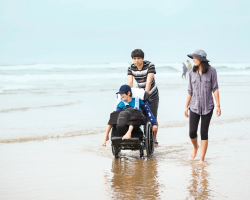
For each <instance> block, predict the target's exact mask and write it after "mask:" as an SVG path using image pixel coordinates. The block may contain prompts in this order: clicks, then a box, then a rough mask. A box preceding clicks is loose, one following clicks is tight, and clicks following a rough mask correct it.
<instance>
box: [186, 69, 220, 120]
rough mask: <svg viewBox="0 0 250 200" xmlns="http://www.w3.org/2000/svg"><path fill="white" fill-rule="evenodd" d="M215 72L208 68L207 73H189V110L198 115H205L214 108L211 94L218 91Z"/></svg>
mask: <svg viewBox="0 0 250 200" xmlns="http://www.w3.org/2000/svg"><path fill="white" fill-rule="evenodd" d="M218 88H219V87H218V81H217V72H216V70H215V69H214V68H213V67H211V66H209V68H208V71H207V73H205V74H201V75H200V74H199V72H198V70H197V71H196V72H193V70H191V71H190V73H189V84H188V93H189V94H190V95H191V96H192V98H191V100H190V103H189V109H190V110H191V111H192V112H194V113H197V114H198V115H206V114H208V113H209V112H210V111H211V110H212V109H213V108H214V100H213V96H212V92H213V93H214V92H215V90H216V89H218Z"/></svg>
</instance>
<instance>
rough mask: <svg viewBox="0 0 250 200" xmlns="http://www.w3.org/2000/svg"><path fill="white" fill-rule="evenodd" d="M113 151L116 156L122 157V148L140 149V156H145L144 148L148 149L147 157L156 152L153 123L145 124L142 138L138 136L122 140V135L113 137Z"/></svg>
mask: <svg viewBox="0 0 250 200" xmlns="http://www.w3.org/2000/svg"><path fill="white" fill-rule="evenodd" d="M111 147H112V153H113V155H114V157H115V158H119V157H120V153H121V150H134V151H135V150H139V151H140V158H142V157H144V149H146V152H147V157H149V156H151V155H152V154H153V153H154V138H153V131H152V125H151V123H150V122H147V123H146V125H144V131H143V138H142V140H141V139H140V138H138V137H132V138H131V139H129V140H122V137H116V136H114V137H111Z"/></svg>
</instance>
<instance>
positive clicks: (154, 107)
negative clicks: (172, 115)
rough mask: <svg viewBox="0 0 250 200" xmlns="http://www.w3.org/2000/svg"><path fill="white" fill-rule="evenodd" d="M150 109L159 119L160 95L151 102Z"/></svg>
mask: <svg viewBox="0 0 250 200" xmlns="http://www.w3.org/2000/svg"><path fill="white" fill-rule="evenodd" d="M149 107H150V110H151V112H152V113H153V115H154V117H155V119H156V120H157V115H158V107H159V97H157V98H156V99H154V100H153V101H152V102H151V103H150V104H149Z"/></svg>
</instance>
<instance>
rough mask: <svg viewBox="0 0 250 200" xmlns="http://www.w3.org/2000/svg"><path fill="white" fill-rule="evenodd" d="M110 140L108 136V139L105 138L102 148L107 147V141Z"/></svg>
mask: <svg viewBox="0 0 250 200" xmlns="http://www.w3.org/2000/svg"><path fill="white" fill-rule="evenodd" d="M108 140H109V136H107V137H106V138H104V140H103V142H102V146H104V147H106V141H108Z"/></svg>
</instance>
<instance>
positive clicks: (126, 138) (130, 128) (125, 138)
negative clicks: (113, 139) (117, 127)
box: [122, 125, 134, 140]
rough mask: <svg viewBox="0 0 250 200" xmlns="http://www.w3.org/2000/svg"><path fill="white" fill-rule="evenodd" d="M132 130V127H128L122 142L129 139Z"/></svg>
mask: <svg viewBox="0 0 250 200" xmlns="http://www.w3.org/2000/svg"><path fill="white" fill-rule="evenodd" d="M133 128H134V127H133V126H132V125H130V126H129V128H128V131H127V133H126V134H125V135H124V136H123V137H122V139H123V140H129V139H130V138H131V134H132V131H133Z"/></svg>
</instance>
